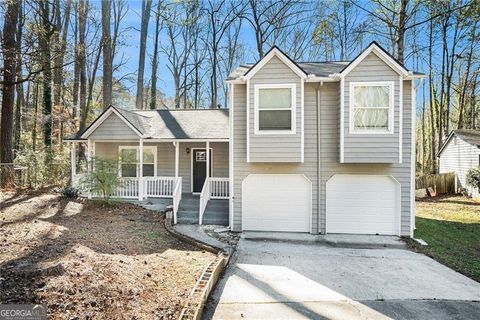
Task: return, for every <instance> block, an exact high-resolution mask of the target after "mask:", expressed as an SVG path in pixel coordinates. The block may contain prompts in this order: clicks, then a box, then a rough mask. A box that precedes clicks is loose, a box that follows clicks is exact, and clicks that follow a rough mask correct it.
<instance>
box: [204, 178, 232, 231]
mask: <svg viewBox="0 0 480 320" xmlns="http://www.w3.org/2000/svg"><path fill="white" fill-rule="evenodd" d="M229 181H230V179H229V178H207V179H205V183H204V184H203V188H202V192H201V193H200V206H199V212H198V220H199V224H202V222H203V214H204V213H205V209H206V208H207V204H208V201H209V200H210V199H228V198H229V190H230V189H229V186H228V185H229V183H230V182H229Z"/></svg>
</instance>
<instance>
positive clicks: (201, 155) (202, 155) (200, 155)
mask: <svg viewBox="0 0 480 320" xmlns="http://www.w3.org/2000/svg"><path fill="white" fill-rule="evenodd" d="M195 160H196V161H197V162H207V152H206V151H196V152H195Z"/></svg>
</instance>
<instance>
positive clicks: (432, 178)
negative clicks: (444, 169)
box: [415, 172, 457, 194]
mask: <svg viewBox="0 0 480 320" xmlns="http://www.w3.org/2000/svg"><path fill="white" fill-rule="evenodd" d="M456 180H457V176H456V174H455V172H448V173H437V174H427V175H423V176H419V177H417V178H416V179H415V189H417V190H418V189H427V188H432V189H433V190H434V191H435V192H436V193H437V194H455V193H457V190H455V189H456Z"/></svg>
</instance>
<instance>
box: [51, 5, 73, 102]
mask: <svg viewBox="0 0 480 320" xmlns="http://www.w3.org/2000/svg"><path fill="white" fill-rule="evenodd" d="M71 7H72V0H66V2H65V11H64V13H63V15H64V17H65V18H64V21H63V26H62V19H61V15H60V1H59V0H56V7H55V16H56V18H55V19H56V23H55V31H56V33H55V41H56V42H57V43H56V47H57V48H58V50H57V52H55V57H54V59H53V64H54V66H55V69H54V70H53V105H54V106H57V107H58V106H60V104H61V102H62V101H61V100H62V89H63V61H64V56H65V51H66V48H67V37H68V29H69V27H70V10H71ZM60 35H61V37H60Z"/></svg>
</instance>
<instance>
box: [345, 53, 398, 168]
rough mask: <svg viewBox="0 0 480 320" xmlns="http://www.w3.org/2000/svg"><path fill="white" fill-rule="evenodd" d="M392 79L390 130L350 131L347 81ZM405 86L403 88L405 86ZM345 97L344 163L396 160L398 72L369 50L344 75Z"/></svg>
mask: <svg viewBox="0 0 480 320" xmlns="http://www.w3.org/2000/svg"><path fill="white" fill-rule="evenodd" d="M363 81H370V82H372V81H373V82H381V81H393V82H394V121H393V134H352V133H350V83H351V82H363ZM405 89H406V88H404V90H405ZM344 94H345V100H344V105H345V108H344V124H343V125H344V134H345V138H344V162H345V163H398V162H399V155H398V153H399V119H400V112H399V111H400V109H399V104H400V99H399V96H400V86H399V75H398V73H396V72H395V71H394V70H393V69H392V68H390V67H389V66H388V65H387V64H385V62H383V60H381V59H380V58H379V57H378V56H377V55H376V54H375V53H373V52H372V53H370V54H369V55H368V56H367V57H365V59H364V60H362V61H361V62H360V63H359V64H358V65H357V66H356V67H355V68H354V69H353V70H352V71H351V72H350V73H349V74H348V75H347V76H346V77H345V93H344Z"/></svg>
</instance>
